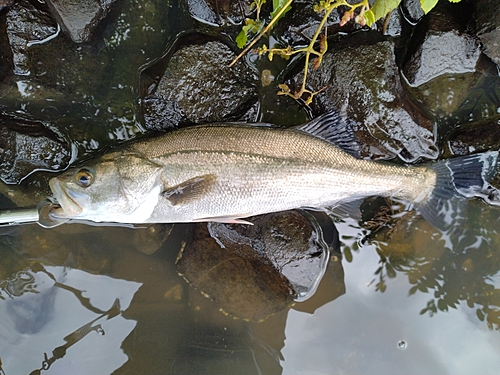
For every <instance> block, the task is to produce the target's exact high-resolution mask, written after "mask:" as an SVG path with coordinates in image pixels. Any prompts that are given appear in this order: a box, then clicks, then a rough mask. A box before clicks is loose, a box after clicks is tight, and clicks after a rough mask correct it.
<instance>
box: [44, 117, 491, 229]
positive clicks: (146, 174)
mask: <svg viewBox="0 0 500 375" xmlns="http://www.w3.org/2000/svg"><path fill="white" fill-rule="evenodd" d="M335 119H336V117H335V118H333V119H332V116H330V117H329V116H325V118H321V119H319V120H317V121H316V123H318V124H319V125H321V126H320V127H319V131H312V132H311V131H308V129H307V127H306V128H302V130H300V129H284V128H278V127H270V126H250V125H241V124H240V125H236V124H214V125H200V126H194V127H189V128H184V129H180V130H176V131H173V132H170V133H167V134H164V135H161V136H159V137H156V138H152V139H148V140H145V141H140V142H137V143H135V144H132V145H130V146H128V147H126V148H123V149H121V150H118V151H114V152H111V153H109V154H106V155H104V156H103V157H101V158H100V159H98V160H96V161H94V162H93V163H91V164H89V165H88V166H86V167H83V168H80V169H75V170H70V171H68V172H66V173H65V174H63V175H61V176H59V177H56V178H53V179H51V181H50V186H51V189H52V191H53V193H54V196H55V197H56V199H57V200H58V202H59V203H60V204H61V207H62V211H63V212H59V213H58V214H59V215H61V216H65V217H72V218H76V219H84V220H92V221H110V222H120V223H125V222H126V223H153V222H155V223H156V222H161V223H167V222H196V221H220V222H243V221H242V220H241V219H242V218H246V217H249V216H253V215H259V214H264V213H269V212H276V211H283V210H288V209H293V208H300V207H311V208H322V207H332V206H335V205H336V204H337V203H339V202H341V201H345V200H351V199H354V198H360V197H366V196H373V195H379V196H392V197H397V198H402V199H405V200H408V201H410V202H415V203H417V204H427V203H429V202H430V200H431V197H432V195H433V192H435V191H436V187H437V186H438V185H439V179H440V173H441V174H443V173H444V174H445V175H446V176H444V177H443V178H444V179H446V180H450V173H449V172H448V170H449V168H448V169H446V168H444V167H443V168H441V169H443V170H444V172H440V169H439V168H437V169H436V168H435V167H430V166H424V167H415V166H396V165H390V164H385V163H378V162H373V161H369V160H360V159H358V158H356V157H354V156H352V155H350V154H349V153H347V152H345V151H343V150H342V149H341V148H339V147H337V146H336V145H334V144H332V143H331V142H330V141H329V140H325V139H322V138H324V137H321V135H322V134H324V130H322V129H324V128H325V126H323V125H328V126H330V127H331V126H334V125H335V123H336V121H335ZM304 129H305V130H304ZM315 132H316V133H317V134H315ZM311 133H312V134H311ZM330 133H331V129H330ZM318 135H319V136H318ZM347 136H348V137H349V135H347ZM334 138H335V137H334ZM341 139H342V138H341ZM336 140H337V141H338V140H339V138H338V137H337V138H336ZM334 141H335V139H334ZM483 159H484V158H483ZM495 161H496V156H495ZM483 162H484V160H480V161H478V162H477V163H476V164H481V165H480V166H477V165H474V166H473V167H474V168H478V167H479V168H482V164H484V163H483ZM490 164H491V163H490ZM446 183H448V184H449V181H446ZM474 183H475V182H474ZM452 188H453V189H454V190H456V189H455V187H452ZM445 190H446V189H445ZM453 193H454V192H453ZM450 194H451V193H450ZM441 195H443V197H445V196H446V194H441ZM448 195H449V194H448ZM438 198H439V197H438Z"/></svg>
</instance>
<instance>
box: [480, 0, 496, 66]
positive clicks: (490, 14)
mask: <svg viewBox="0 0 500 375" xmlns="http://www.w3.org/2000/svg"><path fill="white" fill-rule="evenodd" d="M476 14H477V17H476V23H477V35H478V36H479V38H480V39H481V42H482V43H483V46H484V53H485V54H486V55H488V57H489V58H490V59H492V60H493V61H494V62H495V63H496V64H497V65H500V2H498V1H497V0H480V1H478V2H477V6H476Z"/></svg>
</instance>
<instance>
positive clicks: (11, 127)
mask: <svg viewBox="0 0 500 375" xmlns="http://www.w3.org/2000/svg"><path fill="white" fill-rule="evenodd" d="M69 150H70V147H69V145H68V144H66V143H65V142H64V141H61V140H60V139H59V138H58V137H57V136H56V135H55V134H54V133H52V132H50V131H49V130H47V129H46V128H45V127H44V126H43V125H42V124H41V123H37V122H31V121H23V122H21V121H18V120H12V119H2V118H0V164H1V165H2V168H1V170H0V178H1V179H2V181H4V182H5V183H9V184H16V183H19V182H20V181H21V180H22V179H23V178H25V177H26V176H27V175H29V174H30V173H32V172H34V171H36V170H49V171H59V170H63V169H64V168H66V167H67V166H68V164H69V162H70V159H71V152H70V151H69Z"/></svg>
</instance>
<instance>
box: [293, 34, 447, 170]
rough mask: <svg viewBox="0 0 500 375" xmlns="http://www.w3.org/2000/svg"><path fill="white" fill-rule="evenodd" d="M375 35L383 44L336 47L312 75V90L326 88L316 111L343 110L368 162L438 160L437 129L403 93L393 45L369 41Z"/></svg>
mask: <svg viewBox="0 0 500 375" xmlns="http://www.w3.org/2000/svg"><path fill="white" fill-rule="evenodd" d="M369 34H372V36H373V35H374V36H375V38H376V39H377V38H379V37H378V36H377V35H378V34H377V33H376V32H374V33H363V35H361V36H353V37H349V38H346V39H345V43H344V42H343V43H341V45H339V46H333V45H330V48H329V51H328V52H327V53H326V54H325V56H324V57H323V62H322V64H321V65H320V67H319V68H318V69H310V70H309V75H308V83H309V86H310V87H309V88H310V89H312V90H313V91H318V90H320V89H322V88H325V87H326V88H325V89H324V90H323V91H322V92H320V93H319V94H318V95H316V97H315V100H314V102H313V107H314V109H315V111H316V112H317V113H318V114H319V113H323V112H326V111H331V110H338V111H341V113H342V114H344V115H345V116H346V117H347V118H349V119H351V120H353V121H355V122H356V123H357V126H356V128H357V129H356V133H357V135H358V137H359V138H360V141H361V144H363V145H364V149H363V156H364V157H370V158H393V157H395V156H396V155H397V156H398V157H400V158H401V159H402V160H404V161H405V162H413V161H415V160H417V159H419V158H421V157H423V158H429V159H435V158H436V157H437V156H438V150H437V148H436V146H435V144H434V135H433V126H434V124H433V122H432V121H431V120H430V119H429V118H427V117H426V116H424V115H423V114H422V113H421V112H420V110H419V109H418V108H417V107H416V106H415V105H414V103H413V102H412V101H411V100H410V98H409V97H408V96H407V94H406V93H405V91H404V90H403V86H402V83H401V81H400V76H399V72H398V67H397V65H396V62H395V56H394V45H393V43H392V42H389V41H378V42H374V40H368V39H364V38H365V37H366V38H370V37H371V36H370V35H369ZM353 38H354V39H353ZM359 38H361V40H359ZM301 82H302V73H301V74H299V75H297V76H295V77H294V78H293V81H290V82H289V86H290V87H291V88H292V91H296V90H297V88H298V87H299V85H300V83H301Z"/></svg>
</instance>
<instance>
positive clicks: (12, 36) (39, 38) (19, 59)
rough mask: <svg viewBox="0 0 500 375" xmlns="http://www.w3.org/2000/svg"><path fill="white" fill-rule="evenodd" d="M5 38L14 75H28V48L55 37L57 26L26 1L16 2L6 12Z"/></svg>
mask: <svg viewBox="0 0 500 375" xmlns="http://www.w3.org/2000/svg"><path fill="white" fill-rule="evenodd" d="M6 24H7V37H8V39H9V44H10V49H11V51H12V60H13V65H14V73H15V74H17V75H29V74H30V64H29V48H30V46H32V45H34V44H38V43H43V42H44V41H45V40H47V39H48V38H51V37H52V36H55V35H57V25H56V24H55V22H54V20H53V19H52V17H51V16H50V14H48V13H45V12H43V11H41V10H39V9H36V8H35V7H33V6H32V5H31V4H30V3H28V2H27V1H19V2H16V4H14V5H13V6H12V7H11V8H10V9H9V10H8V12H7V17H6Z"/></svg>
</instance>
